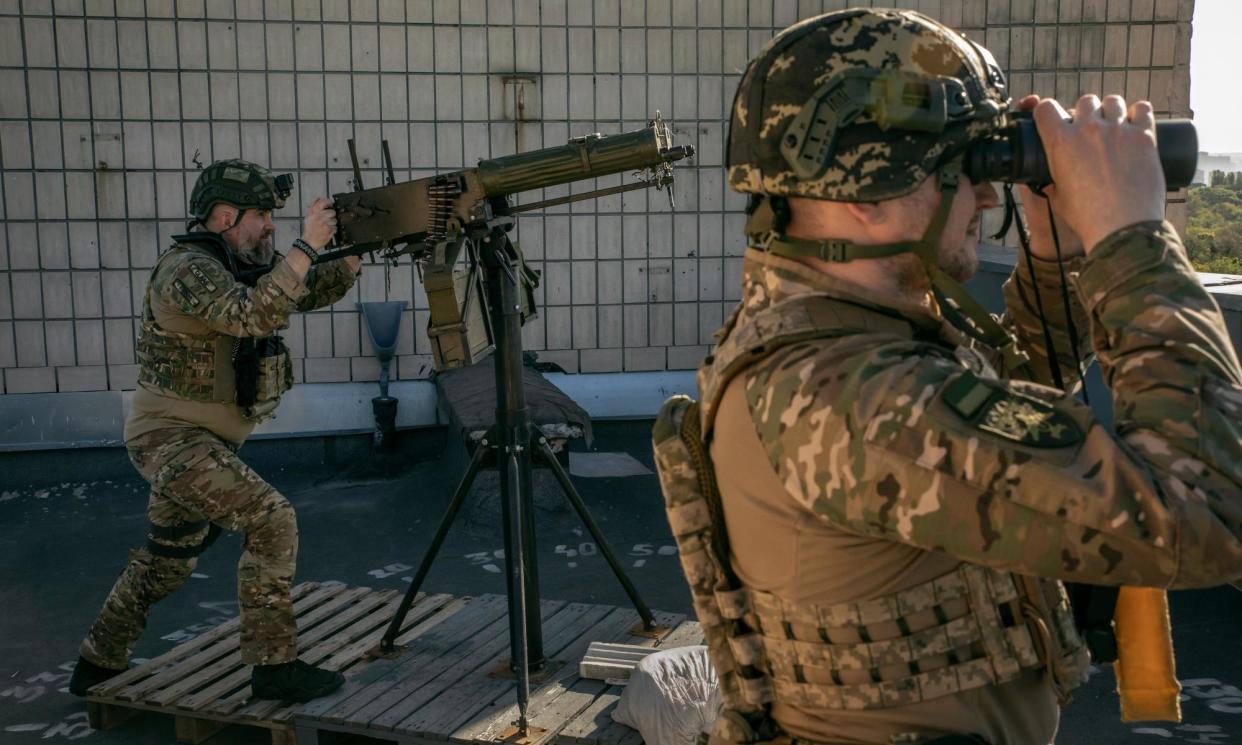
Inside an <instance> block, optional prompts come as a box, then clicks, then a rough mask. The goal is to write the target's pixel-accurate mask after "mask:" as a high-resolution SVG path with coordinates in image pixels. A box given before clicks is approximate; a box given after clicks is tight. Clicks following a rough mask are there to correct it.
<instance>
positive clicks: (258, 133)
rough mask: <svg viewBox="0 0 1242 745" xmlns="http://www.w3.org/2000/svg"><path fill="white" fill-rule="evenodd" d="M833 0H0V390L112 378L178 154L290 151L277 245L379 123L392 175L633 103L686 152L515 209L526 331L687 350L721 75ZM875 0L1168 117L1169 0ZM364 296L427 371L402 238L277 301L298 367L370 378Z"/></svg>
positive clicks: (1184, 72)
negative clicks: (383, 257) (307, 305)
mask: <svg viewBox="0 0 1242 745" xmlns="http://www.w3.org/2000/svg"><path fill="white" fill-rule="evenodd" d="M847 4H848V5H870V4H871V3H870V2H867V1H866V0H855V1H854V2H852V3H846V2H844V0H841V1H834V0H797V1H796V0H646V1H644V0H353V1H347V0H293V1H292V2H290V1H289V0H266V1H262V0H205V1H204V0H177V1H176V2H174V1H173V0H146V1H145V2H144V1H143V0H115V1H113V0H106V1H104V0H94V1H92V0H85V2H84V1H83V0H76V1H75V0H0V190H2V194H0V209H2V210H3V212H2V214H0V217H2V218H3V227H2V228H0V394H7V395H9V396H11V395H14V394H31V393H45V394H52V393H69V392H90V391H114V392H119V391H125V390H128V389H132V388H133V387H134V385H135V380H136V375H137V367H136V365H135V356H134V337H135V332H136V323H137V316H138V314H139V313H140V312H141V307H142V297H143V293H144V290H145V286H146V280H147V275H148V273H149V271H150V268H151V266H152V265H153V264H154V262H155V260H156V258H157V256H158V255H159V253H160V251H161V250H162V249H163V248H165V247H166V246H167V245H168V244H169V238H170V236H171V235H173V234H174V233H177V232H180V231H181V230H182V229H183V228H184V219H185V202H186V197H187V195H188V191H189V188H190V186H191V185H192V184H193V182H194V179H195V177H196V172H197V165H198V164H200V163H201V164H206V163H209V162H210V161H212V160H215V159H221V158H230V157H242V158H247V159H251V160H254V161H257V162H259V163H265V164H269V165H270V166H271V167H272V168H273V169H275V170H277V171H289V172H293V173H294V174H295V176H296V183H297V186H296V191H295V193H294V196H293V198H291V199H290V202H289V205H288V206H286V208H285V209H284V210H283V211H282V212H281V213H279V215H278V218H279V220H278V232H277V245H278V246H280V245H282V244H287V242H289V241H291V240H292V239H293V238H295V237H296V236H297V233H298V232H299V228H298V220H299V216H300V213H301V210H302V208H303V207H304V206H305V205H306V204H308V203H309V202H310V201H311V200H312V199H313V198H314V197H316V196H319V195H324V194H330V193H334V192H342V191H347V190H349V188H350V186H349V179H350V178H351V173H350V161H349V156H348V151H347V148H346V141H347V140H349V139H350V138H353V139H354V140H356V142H357V147H358V152H359V156H360V158H361V159H362V160H363V167H364V169H365V170H364V182H365V183H368V184H371V185H375V184H378V183H380V180H381V175H380V171H379V170H378V165H379V162H380V160H379V153H380V141H381V140H387V141H388V143H389V145H390V147H391V150H392V156H393V161H394V163H395V164H396V167H397V171H398V173H397V178H398V179H404V178H410V177H419V176H423V175H427V174H431V173H434V172H437V171H444V170H450V169H458V168H462V167H468V166H470V165H473V164H474V163H475V162H476V161H477V160H478V159H479V158H485V157H495V156H499V155H505V154H510V153H513V152H515V151H517V150H528V149H533V148H538V147H543V146H548V145H555V144H563V143H564V142H565V141H566V140H567V139H568V138H569V137H572V136H576V135H581V134H585V133H589V132H602V133H612V132H621V131H627V130H631V129H636V128H638V127H641V126H644V125H645V124H646V120H647V119H649V118H650V117H651V116H652V115H654V113H655V112H656V111H657V110H658V111H660V112H661V113H662V115H663V116H664V118H665V119H666V120H669V121H671V122H672V124H673V126H674V132H675V135H676V138H677V139H678V141H679V142H685V143H690V144H693V145H694V146H695V148H696V150H697V153H698V154H697V156H696V157H695V159H694V160H693V161H690V162H689V164H684V165H679V167H678V168H677V182H676V185H675V188H674V190H673V191H674V195H675V197H676V209H672V208H670V205H669V202H668V199H667V198H666V196H665V195H664V194H662V193H657V192H653V191H638V192H630V193H627V194H624V195H618V196H612V197H608V198H603V199H598V200H594V201H585V202H580V203H577V204H574V205H572V206H569V207H560V208H554V209H549V210H547V211H545V212H543V213H535V214H533V215H532V216H523V217H521V218H520V220H519V227H518V229H517V239H518V240H519V242H520V244H521V246H522V248H523V250H524V251H525V253H526V256H527V257H528V259H530V260H531V261H532V262H533V264H534V265H535V267H536V268H538V269H540V270H541V271H542V275H543V277H542V284H541V287H540V288H539V291H538V299H539V302H540V304H541V310H540V313H539V317H538V318H537V319H535V320H534V321H533V322H531V323H530V324H529V325H528V326H527V327H526V328H525V330H524V336H525V343H526V345H527V347H528V348H529V349H533V350H537V351H538V353H539V356H540V358H541V359H543V360H548V361H553V362H556V363H559V364H560V365H561V366H563V367H564V368H565V369H566V370H568V371H569V372H573V373H621V372H630V371H662V370H681V369H690V368H693V367H694V366H695V365H697V363H698V361H699V360H700V358H701V357H702V356H703V354H704V353H705V352H706V350H707V348H708V346H707V345H708V344H709V343H710V341H711V335H712V332H713V331H715V329H716V328H717V327H718V326H719V325H720V324H721V322H722V320H723V319H724V317H725V315H726V314H727V313H728V311H729V309H730V308H731V306H732V305H733V303H734V302H736V300H737V299H738V292H739V288H738V287H739V282H738V277H739V269H740V264H741V254H742V251H743V249H744V244H743V241H742V236H741V227H742V223H743V216H742V206H743V201H742V200H741V199H739V198H738V197H737V196H736V195H734V194H732V193H730V192H729V191H728V190H727V189H726V188H725V185H724V179H723V169H722V150H723V141H724V138H725V136H726V129H727V124H726V123H727V120H728V108H729V106H730V103H731V100H732V95H733V90H734V88H735V87H736V85H737V82H738V79H739V76H740V73H741V71H742V69H743V68H744V66H745V64H746V61H747V59H748V58H749V57H750V56H751V55H752V54H753V53H754V52H756V51H757V50H758V49H759V47H760V46H762V45H763V44H764V43H765V42H766V41H767V40H768V39H769V38H771V36H772V35H773V34H774V33H775V32H776V31H777V30H779V29H780V28H783V27H784V26H786V25H788V24H790V23H792V22H794V21H796V20H798V19H800V18H805V17H808V16H811V15H815V14H818V13H822V12H824V11H827V10H833V9H837V8H841V7H845V6H846V5H847ZM875 5H877V6H878V5H895V6H900V7H906V8H913V9H917V10H921V11H923V12H925V13H927V14H929V15H932V16H934V17H938V18H940V19H941V20H943V21H945V22H947V23H949V24H951V25H953V26H956V27H958V28H961V29H962V30H963V31H965V32H966V33H967V34H968V35H969V36H971V37H972V38H975V39H977V40H979V41H981V42H983V43H984V44H985V45H986V46H987V47H988V48H990V49H991V50H992V51H993V52H994V53H995V54H996V56H997V58H998V60H999V62H1000V63H1001V65H1002V66H1003V67H1004V68H1005V69H1006V71H1007V73H1008V75H1009V80H1010V86H1011V91H1012V92H1013V94H1014V95H1015V96H1019V95H1023V94H1026V93H1030V92H1033V93H1038V94H1040V95H1044V96H1057V97H1058V98H1060V99H1061V100H1062V101H1066V102H1072V101H1073V99H1075V98H1076V97H1077V96H1078V94H1079V93H1081V92H1088V91H1105V92H1112V91H1118V92H1122V93H1124V94H1125V95H1126V97H1127V98H1129V99H1137V98H1150V99H1151V100H1152V101H1153V102H1154V104H1155V107H1156V109H1157V112H1158V115H1160V116H1187V115H1189V90H1190V80H1189V62H1190V35H1191V34H1190V21H1191V16H1192V12H1193V6H1194V3H1193V0H1059V2H1043V1H1042V0H1040V1H1038V2H1037V1H1036V0H987V1H986V2H985V1H984V0H919V1H918V2H877V3H875ZM620 180H621V179H620V177H613V178H611V179H600V180H599V181H598V183H594V182H593V183H586V182H581V183H578V184H575V185H573V186H572V189H573V190H574V191H583V190H586V189H588V188H593V187H596V186H599V187H603V186H609V185H613V184H616V183H619V182H620ZM569 188H571V187H565V188H561V189H559V190H548V192H547V193H545V194H526V195H522V196H521V197H519V201H523V200H524V201H530V200H533V199H539V198H546V197H550V196H556V195H558V194H564V193H567V192H568V190H569ZM1172 201H1173V205H1172V213H1171V214H1172V215H1173V217H1174V219H1175V220H1177V219H1184V217H1183V212H1184V198H1183V196H1182V195H1174V196H1173V198H1172ZM993 218H995V216H993ZM996 224H997V219H989V220H986V221H985V224H984V230H985V231H987V230H988V228H989V227H991V226H994V225H996ZM383 299H409V300H410V301H411V308H410V310H409V311H407V314H406V318H405V322H404V323H403V327H402V336H401V341H400V346H399V348H398V355H399V356H398V358H397V359H396V360H395V362H394V364H395V366H396V367H395V371H394V373H395V377H396V378H398V379H401V380H417V379H422V378H425V377H426V376H427V375H428V373H429V372H430V371H431V369H432V364H431V355H430V348H429V346H428V342H427V339H426V336H425V333H424V328H425V326H426V322H427V303H426V298H425V296H424V294H423V293H422V290H421V286H420V284H419V282H418V278H417V273H416V271H415V270H414V268H413V267H412V266H411V264H410V263H409V262H408V261H407V262H405V263H401V264H397V265H395V266H389V267H384V266H381V265H374V264H370V265H368V266H367V268H366V270H365V273H364V275H363V277H362V279H361V280H360V282H359V284H358V286H357V287H356V288H355V290H354V291H353V292H352V293H351V295H350V296H349V297H347V298H345V299H343V300H342V301H340V302H339V303H337V304H336V305H334V306H333V307H331V308H328V309H324V310H321V311H316V312H312V313H306V314H301V315H298V316H295V317H294V318H293V320H292V323H291V325H290V328H289V329H288V331H286V332H285V334H284V335H285V338H286V340H287V342H288V344H289V346H290V348H291V350H292V351H293V354H294V357H295V364H296V367H295V370H296V376H297V379H298V380H299V381H306V382H314V383H337V382H359V381H371V380H375V379H376V378H377V376H378V366H377V364H376V362H375V360H374V358H373V357H372V355H371V351H370V348H369V342H368V339H367V334H366V332H365V329H364V328H362V326H361V324H362V321H361V318H360V314H359V313H358V310H357V307H356V305H355V303H356V302H358V301H367V300H383Z"/></svg>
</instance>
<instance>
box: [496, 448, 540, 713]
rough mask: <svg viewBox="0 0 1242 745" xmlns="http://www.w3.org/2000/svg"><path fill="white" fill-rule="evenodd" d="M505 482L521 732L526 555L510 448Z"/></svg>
mask: <svg viewBox="0 0 1242 745" xmlns="http://www.w3.org/2000/svg"><path fill="white" fill-rule="evenodd" d="M505 481H506V485H507V486H508V488H507V489H505V490H504V492H505V493H504V495H503V496H504V498H505V499H506V500H507V501H508V504H509V514H508V518H509V524H508V525H507V526H506V527H507V528H508V530H509V531H510V532H511V533H512V534H513V535H514V536H515V537H517V539H516V540H514V541H512V544H513V550H512V551H510V552H506V553H505V568H506V569H507V570H508V572H509V648H510V649H511V650H512V653H513V660H512V662H513V666H514V673H516V678H517V704H518V729H519V731H520V732H521V733H522V735H525V734H526V729H527V725H526V709H527V705H528V704H529V702H530V668H529V664H530V644H529V639H528V638H527V634H528V632H527V627H526V614H527V610H528V609H527V601H528V600H529V598H527V597H526V555H525V551H524V548H523V546H522V543H523V541H522V540H521V535H522V520H523V517H524V513H525V505H524V504H523V499H522V496H523V495H522V493H521V491H522V489H521V484H522V482H521V466H520V464H519V462H518V455H517V453H516V452H514V451H513V450H512V449H510V450H509V452H508V454H507V455H506V456H505ZM535 602H536V603H537V602H539V601H538V599H536V600H535Z"/></svg>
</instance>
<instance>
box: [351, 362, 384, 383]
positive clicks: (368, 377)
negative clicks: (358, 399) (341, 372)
mask: <svg viewBox="0 0 1242 745" xmlns="http://www.w3.org/2000/svg"><path fill="white" fill-rule="evenodd" d="M389 374H390V375H391V368H390V372H389ZM379 377H380V365H379V360H377V359H376V358H374V357H351V358H350V359H349V379H350V380H352V381H354V382H370V381H373V380H379Z"/></svg>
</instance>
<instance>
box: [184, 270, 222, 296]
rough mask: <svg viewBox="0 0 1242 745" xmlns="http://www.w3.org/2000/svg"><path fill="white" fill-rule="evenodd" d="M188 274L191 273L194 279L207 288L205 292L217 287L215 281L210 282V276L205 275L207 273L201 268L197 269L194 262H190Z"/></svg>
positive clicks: (214, 289) (213, 290) (212, 290)
mask: <svg viewBox="0 0 1242 745" xmlns="http://www.w3.org/2000/svg"><path fill="white" fill-rule="evenodd" d="M190 274H193V275H194V279H197V280H198V281H199V282H200V283H201V284H202V285H203V287H205V288H207V292H215V291H216V289H217V288H216V283H215V282H212V281H211V278H210V277H208V276H207V273H206V272H204V271H203V270H202V269H199V268H198V267H197V266H195V265H194V264H190Z"/></svg>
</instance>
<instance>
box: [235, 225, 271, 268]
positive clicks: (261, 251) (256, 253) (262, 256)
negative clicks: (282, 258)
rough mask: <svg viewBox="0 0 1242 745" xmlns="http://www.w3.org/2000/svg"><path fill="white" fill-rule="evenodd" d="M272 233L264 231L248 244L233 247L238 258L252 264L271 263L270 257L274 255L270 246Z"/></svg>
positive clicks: (263, 264)
mask: <svg viewBox="0 0 1242 745" xmlns="http://www.w3.org/2000/svg"><path fill="white" fill-rule="evenodd" d="M272 246H273V242H272V234H271V233H266V234H264V235H262V236H260V237H259V238H258V240H256V241H254V242H253V243H251V244H250V245H248V246H239V247H238V248H236V249H235V251H236V253H237V256H238V258H240V259H241V260H242V261H244V262H246V263H247V264H250V265H252V266H267V265H268V264H270V263H272V258H273V257H274V256H275V255H276V251H275V249H274V248H273V247H272Z"/></svg>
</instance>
